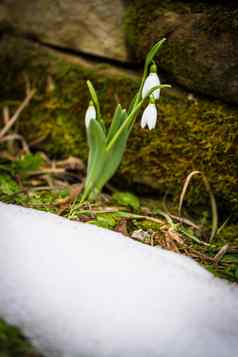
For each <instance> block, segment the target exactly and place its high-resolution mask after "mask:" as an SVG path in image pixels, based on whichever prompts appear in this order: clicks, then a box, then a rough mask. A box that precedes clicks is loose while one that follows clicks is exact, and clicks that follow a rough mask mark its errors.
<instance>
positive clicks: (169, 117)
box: [0, 37, 238, 220]
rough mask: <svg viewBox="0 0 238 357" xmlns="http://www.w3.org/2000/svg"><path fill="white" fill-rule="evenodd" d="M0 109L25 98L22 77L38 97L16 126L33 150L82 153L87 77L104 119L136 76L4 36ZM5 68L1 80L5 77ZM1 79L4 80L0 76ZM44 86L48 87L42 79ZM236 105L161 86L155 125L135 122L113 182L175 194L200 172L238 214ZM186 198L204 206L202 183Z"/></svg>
mask: <svg viewBox="0 0 238 357" xmlns="http://www.w3.org/2000/svg"><path fill="white" fill-rule="evenodd" d="M0 45H1V54H0V68H1V71H0V77H1V84H0V86H1V87H0V89H1V93H2V106H3V105H4V103H5V102H6V101H8V102H9V101H11V103H12V106H13V107H14V106H16V105H17V104H18V103H19V101H20V100H22V99H23V97H24V91H25V82H26V78H28V79H27V80H28V81H30V82H31V83H34V85H35V86H36V87H37V94H36V95H35V97H34V99H33V100H32V102H31V104H30V106H29V107H28V108H27V109H26V110H25V111H24V112H23V113H22V115H21V118H20V119H19V120H18V122H17V125H16V127H17V130H18V131H19V132H20V133H21V134H22V135H23V136H24V137H25V139H26V140H27V142H28V143H29V144H30V145H31V148H32V150H33V151H34V150H35V151H37V150H44V151H45V152H47V153H48V154H49V155H50V156H51V157H53V158H60V157H65V156H68V155H75V156H79V157H80V158H82V159H83V160H84V161H85V160H86V158H87V145H86V140H85V128H84V113H85V110H86V107H87V105H88V100H89V96H88V91H87V88H86V83H85V82H86V79H90V80H91V81H92V82H93V83H94V85H95V87H96V89H97V90H98V94H99V99H100V101H101V104H102V111H103V115H104V117H105V119H106V121H107V123H109V121H110V118H111V116H112V113H113V110H114V108H115V105H116V103H117V101H118V100H119V101H120V102H121V103H122V105H123V107H127V106H128V103H129V101H130V100H131V98H132V96H133V94H134V93H135V91H136V89H137V88H138V85H139V79H138V77H136V76H134V75H131V74H130V73H127V72H122V73H119V72H118V71H116V70H115V69H114V68H112V67H110V66H108V65H102V64H101V65H96V64H93V65H92V64H91V65H88V64H82V62H79V61H78V60H77V61H76V63H73V62H74V59H73V58H69V57H67V56H62V55H60V54H58V53H57V52H53V51H51V50H49V49H47V48H44V47H42V46H39V45H36V44H34V43H32V42H30V41H27V40H22V39H20V38H14V37H11V38H10V37H4V38H2V41H1V43H0ZM6 69H7V78H6ZM3 78H4V80H3ZM49 83H50V84H49ZM236 118H237V110H235V109H231V108H228V107H227V106H225V105H223V104H221V103H220V102H216V101H208V100H205V99H201V98H200V99H199V98H191V96H188V93H186V92H183V91H180V90H177V89H176V90H167V91H165V90H164V92H163V93H162V96H161V100H160V102H159V122H158V126H157V128H156V129H155V130H152V131H147V130H142V129H141V128H140V125H139V122H137V123H136V125H135V127H134V129H133V132H132V134H131V137H130V139H129V143H128V148H127V150H126V153H125V155H124V159H123V162H122V164H121V166H120V169H119V171H118V174H117V175H116V177H115V182H116V183H117V184H119V186H124V188H126V187H133V189H134V190H135V191H136V190H139V191H140V192H142V193H143V192H144V193H145V192H149V193H153V194H154V195H156V196H158V195H164V194H165V193H166V192H167V193H169V194H170V196H171V197H173V198H176V199H178V195H179V193H180V192H181V189H182V186H183V183H184V180H185V178H186V176H187V175H188V174H189V173H190V172H191V171H193V170H201V171H203V172H204V173H205V175H206V176H207V178H208V180H209V182H210V184H211V186H212V190H213V192H214V194H215V196H216V198H217V202H218V206H219V208H220V210H221V211H222V214H223V216H224V217H227V216H230V215H231V216H232V219H233V220H236V219H237V216H238V187H237V171H238V156H237V145H238V142H237V132H238V130H237V129H238V122H237V119H236ZM187 202H188V203H189V204H190V205H191V204H192V205H193V206H196V205H204V207H205V208H206V207H207V202H208V197H207V194H206V192H205V189H204V188H203V186H202V184H200V183H199V182H198V181H194V184H192V186H191V190H190V191H189V192H188V196H187Z"/></svg>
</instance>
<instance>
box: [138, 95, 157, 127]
mask: <svg viewBox="0 0 238 357" xmlns="http://www.w3.org/2000/svg"><path fill="white" fill-rule="evenodd" d="M156 121H157V109H156V105H155V103H154V98H151V100H150V103H149V104H148V105H147V107H146V108H145V110H144V112H143V114H142V118H141V127H142V128H145V127H146V126H148V128H149V129H150V130H151V129H154V128H155V126H156Z"/></svg>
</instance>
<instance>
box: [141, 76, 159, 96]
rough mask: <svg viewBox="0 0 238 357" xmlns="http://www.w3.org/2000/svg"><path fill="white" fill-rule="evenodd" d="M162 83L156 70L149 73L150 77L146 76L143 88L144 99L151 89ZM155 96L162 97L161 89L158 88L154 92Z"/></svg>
mask: <svg viewBox="0 0 238 357" xmlns="http://www.w3.org/2000/svg"><path fill="white" fill-rule="evenodd" d="M159 85H160V79H159V76H158V74H157V73H156V72H150V74H149V75H148V77H147V78H146V80H145V82H144V85H143V88H142V99H144V98H145V97H146V96H147V95H148V93H149V91H150V90H151V89H152V88H153V87H156V86H159ZM152 95H153V97H154V98H155V99H159V97H160V89H156V90H155V91H154V92H153V93H152Z"/></svg>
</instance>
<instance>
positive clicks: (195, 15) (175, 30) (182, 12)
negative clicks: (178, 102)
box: [124, 0, 238, 104]
mask: <svg viewBox="0 0 238 357" xmlns="http://www.w3.org/2000/svg"><path fill="white" fill-rule="evenodd" d="M124 26H125V33H126V34H127V44H128V48H129V51H130V54H131V57H133V58H134V60H136V61H138V62H142V61H143V59H144V57H145V55H146V53H147V52H148V50H149V49H150V47H151V46H152V44H153V43H155V42H156V41H157V40H158V39H159V38H162V37H166V38H167V43H166V44H165V45H164V46H163V49H162V50H161V52H160V58H159V62H158V63H159V66H160V68H161V69H163V70H165V71H166V72H168V73H169V74H170V76H171V78H173V80H174V81H176V82H177V83H178V84H179V85H182V86H184V87H185V88H187V89H188V90H192V91H194V92H196V93H202V94H206V95H209V96H211V97H213V98H220V99H222V100H224V101H225V102H230V103H235V104H238V90H237V88H238V62H237V58H238V43H237V33H238V10H237V4H235V3H234V2H227V3H226V4H224V2H223V4H221V3H220V2H217V4H215V5H214V4H213V5H211V4H209V2H207V1H172V0H165V1H157V0H152V1H146V0H139V1H137V0H136V1H130V3H129V5H128V7H127V10H126V12H125V16H124Z"/></svg>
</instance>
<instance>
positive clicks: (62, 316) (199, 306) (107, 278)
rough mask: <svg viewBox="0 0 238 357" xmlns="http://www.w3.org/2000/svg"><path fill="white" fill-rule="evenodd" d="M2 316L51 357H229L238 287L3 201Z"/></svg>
mask: <svg viewBox="0 0 238 357" xmlns="http://www.w3.org/2000/svg"><path fill="white" fill-rule="evenodd" d="M0 316H1V317H2V318H4V319H5V320H7V321H8V322H9V323H12V324H14V325H17V326H19V327H20V328H21V329H22V330H23V331H24V333H25V335H27V336H28V337H29V338H30V339H31V341H32V342H33V343H34V345H35V346H36V347H37V348H38V349H39V350H40V351H41V352H42V353H43V354H44V355H45V356H50V357H54V356H55V357H56V356H57V357H61V356H62V357H63V356H65V357H76V356H77V357H234V356H236V355H237V351H238V288H237V287H236V286H232V285H231V284H228V283H227V282H225V281H222V280H220V279H215V278H214V277H213V276H212V275H211V274H210V273H208V272H207V271H205V270H204V269H203V268H202V267H200V266H199V265H198V264H197V263H196V262H194V261H192V260H191V259H190V258H187V257H184V256H181V255H178V254H175V253H172V252H168V251H165V250H163V249H157V248H152V247H149V246H145V245H143V244H140V243H137V242H135V241H133V240H130V239H128V238H126V237H124V236H123V235H121V234H119V233H114V232H111V231H108V230H105V229H102V228H98V227H96V226H93V225H89V224H85V223H79V222H71V221H69V220H66V219H64V218H61V217H58V216H56V215H53V214H48V213H43V212H38V211H36V210H32V209H25V208H21V207H18V206H14V205H6V204H3V203H0Z"/></svg>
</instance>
